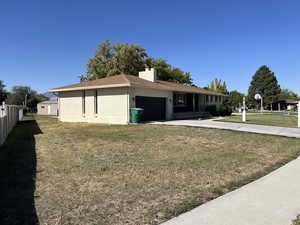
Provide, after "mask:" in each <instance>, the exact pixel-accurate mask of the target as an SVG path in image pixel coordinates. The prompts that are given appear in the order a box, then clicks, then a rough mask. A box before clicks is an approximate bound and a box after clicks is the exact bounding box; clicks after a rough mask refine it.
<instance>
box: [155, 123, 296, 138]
mask: <svg viewBox="0 0 300 225" xmlns="http://www.w3.org/2000/svg"><path fill="white" fill-rule="evenodd" d="M150 124H161V125H172V126H191V127H205V128H216V129H224V130H235V131H242V132H250V133H258V134H270V135H278V136H285V137H294V138H300V129H299V128H287V127H275V126H263V125H255V124H245V123H229V122H220V121H217V120H172V121H165V122H152V123H150Z"/></svg>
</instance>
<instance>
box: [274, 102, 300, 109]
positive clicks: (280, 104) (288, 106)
mask: <svg viewBox="0 0 300 225" xmlns="http://www.w3.org/2000/svg"><path fill="white" fill-rule="evenodd" d="M297 105H298V100H295V99H279V100H278V101H277V102H276V103H275V107H276V106H277V109H278V111H281V110H288V111H293V110H296V109H297ZM273 108H274V107H273Z"/></svg>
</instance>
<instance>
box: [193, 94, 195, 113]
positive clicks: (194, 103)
mask: <svg viewBox="0 0 300 225" xmlns="http://www.w3.org/2000/svg"><path fill="white" fill-rule="evenodd" d="M193 112H195V94H194V93H193Z"/></svg>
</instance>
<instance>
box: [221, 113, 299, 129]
mask: <svg viewBox="0 0 300 225" xmlns="http://www.w3.org/2000/svg"><path fill="white" fill-rule="evenodd" d="M221 121H224V122H237V123H242V116H241V115H232V116H230V117H226V118H225V119H223V120H221ZM247 123H249V124H258V125H267V126H278V127H292V128H297V126H298V118H297V117H296V116H295V115H283V114H271V113H269V114H259V113H255V114H254V113H248V114H247Z"/></svg>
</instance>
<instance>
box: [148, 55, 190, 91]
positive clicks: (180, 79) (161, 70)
mask: <svg viewBox="0 0 300 225" xmlns="http://www.w3.org/2000/svg"><path fill="white" fill-rule="evenodd" d="M145 64H146V66H147V67H149V68H155V69H156V70H157V77H158V79H159V80H163V81H169V82H175V83H181V84H186V85H192V83H193V82H192V78H191V74H190V73H189V72H184V71H182V70H181V69H180V68H176V67H173V66H171V65H170V64H168V63H167V61H166V60H165V59H154V58H147V59H146V60H145Z"/></svg>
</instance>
